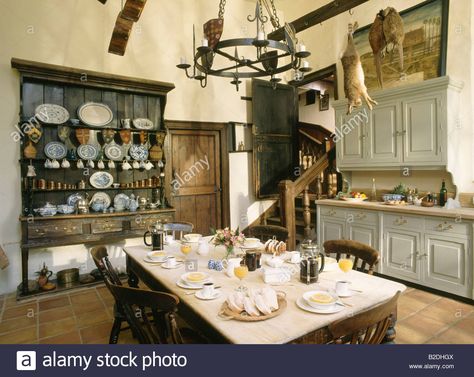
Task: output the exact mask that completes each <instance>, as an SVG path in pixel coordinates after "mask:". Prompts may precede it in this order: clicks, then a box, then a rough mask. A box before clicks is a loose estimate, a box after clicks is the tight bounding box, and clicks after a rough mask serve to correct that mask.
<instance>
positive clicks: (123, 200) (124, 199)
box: [114, 194, 130, 209]
mask: <svg viewBox="0 0 474 377" xmlns="http://www.w3.org/2000/svg"><path fill="white" fill-rule="evenodd" d="M129 205H130V198H129V197H128V196H127V195H125V194H117V195H115V197H114V206H115V207H117V206H118V207H123V208H125V209H128V207H129Z"/></svg>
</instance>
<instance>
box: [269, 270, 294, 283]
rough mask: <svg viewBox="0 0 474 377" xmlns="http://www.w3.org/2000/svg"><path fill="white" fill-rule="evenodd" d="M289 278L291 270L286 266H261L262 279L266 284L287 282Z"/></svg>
mask: <svg viewBox="0 0 474 377" xmlns="http://www.w3.org/2000/svg"><path fill="white" fill-rule="evenodd" d="M290 279H291V272H290V271H289V270H288V269H287V268H273V267H263V281H264V282H265V283H267V284H282V283H287V282H289V281H290Z"/></svg>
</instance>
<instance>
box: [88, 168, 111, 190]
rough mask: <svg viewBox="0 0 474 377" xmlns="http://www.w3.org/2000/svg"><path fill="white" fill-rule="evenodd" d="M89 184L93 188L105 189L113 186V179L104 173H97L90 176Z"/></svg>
mask: <svg viewBox="0 0 474 377" xmlns="http://www.w3.org/2000/svg"><path fill="white" fill-rule="evenodd" d="M89 182H90V184H91V186H92V187H94V188H97V189H106V188H109V187H110V186H112V185H113V183H114V177H113V176H112V174H110V173H107V172H105V171H98V172H96V173H94V174H92V175H91V177H90V178H89Z"/></svg>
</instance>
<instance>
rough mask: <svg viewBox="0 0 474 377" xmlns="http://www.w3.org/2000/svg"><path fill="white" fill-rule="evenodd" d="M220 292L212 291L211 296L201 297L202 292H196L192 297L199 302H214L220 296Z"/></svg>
mask: <svg viewBox="0 0 474 377" xmlns="http://www.w3.org/2000/svg"><path fill="white" fill-rule="evenodd" d="M221 294H222V293H221V291H214V294H213V295H212V296H203V295H202V290H200V291H197V292H196V293H195V294H194V296H196V297H197V298H198V299H199V300H206V301H209V300H215V299H216V298H219V297H220V296H221Z"/></svg>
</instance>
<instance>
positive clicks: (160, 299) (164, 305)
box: [110, 284, 183, 344]
mask: <svg viewBox="0 0 474 377" xmlns="http://www.w3.org/2000/svg"><path fill="white" fill-rule="evenodd" d="M110 290H111V292H112V294H113V296H114V297H115V299H116V300H117V301H119V302H120V303H122V304H123V305H124V306H125V307H127V308H129V309H130V310H127V311H126V313H125V315H126V318H127V321H128V323H129V324H130V327H131V328H132V330H133V331H134V334H135V336H136V337H137V338H138V341H139V342H140V343H141V344H163V343H170V342H171V343H180V344H181V343H183V339H182V337H181V334H180V331H179V328H178V325H177V322H176V316H175V313H176V312H177V306H178V304H179V299H178V297H177V296H175V295H172V294H168V293H164V292H156V291H147V290H143V289H136V288H129V287H124V286H121V285H115V284H111V285H110ZM150 313H151V316H150V315H149V314H150Z"/></svg>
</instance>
